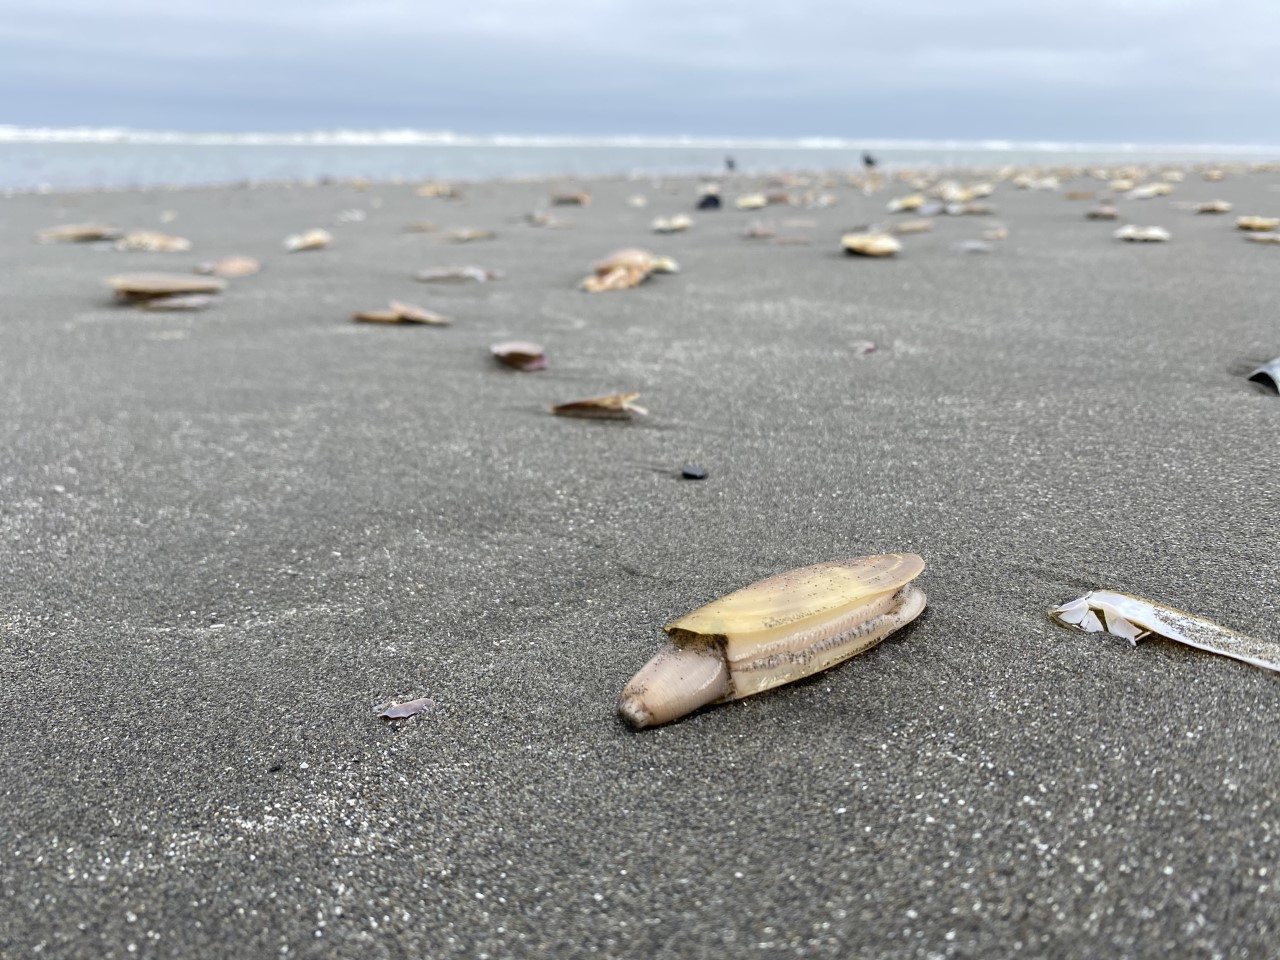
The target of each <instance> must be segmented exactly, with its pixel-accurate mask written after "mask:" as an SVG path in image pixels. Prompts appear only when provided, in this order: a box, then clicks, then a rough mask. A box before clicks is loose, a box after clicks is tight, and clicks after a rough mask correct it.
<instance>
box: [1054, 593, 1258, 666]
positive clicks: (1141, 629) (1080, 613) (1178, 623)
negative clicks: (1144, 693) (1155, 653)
mask: <svg viewBox="0 0 1280 960" xmlns="http://www.w3.org/2000/svg"><path fill="white" fill-rule="evenodd" d="M1049 616H1050V617H1051V618H1052V619H1053V620H1055V621H1056V622H1057V623H1060V624H1062V625H1063V626H1065V627H1074V628H1076V629H1077V630H1083V631H1084V632H1085V633H1109V634H1111V635H1112V636H1116V637H1124V638H1125V639H1126V640H1128V641H1129V642H1130V643H1133V644H1137V642H1138V641H1139V640H1141V639H1142V638H1143V637H1146V636H1150V635H1153V634H1154V635H1155V636H1158V637H1163V638H1164V639H1166V640H1173V641H1175V642H1177V643H1183V644H1186V645H1187V646H1189V647H1196V648H1197V649H1199V650H1207V651H1208V652H1209V653H1216V654H1220V655H1221V656H1224V657H1231V658H1232V659H1233V660H1243V661H1244V662H1245V663H1251V664H1253V665H1254V666H1255V667H1262V668H1263V669H1265V670H1275V671H1280V641H1276V640H1260V639H1258V638H1256V637H1249V636H1245V635H1244V634H1243V633H1237V632H1236V631H1234V630H1232V629H1230V628H1228V627H1224V626H1222V625H1221V624H1218V623H1214V622H1213V621H1212V620H1206V619H1205V618H1204V617H1197V616H1196V615H1195V614H1191V613H1187V612H1186V611H1185V610H1178V609H1177V608H1175V607H1166V606H1164V605H1163V604H1159V603H1154V602H1153V601H1151V600H1144V599H1143V598H1142V597H1134V596H1130V595H1129V594H1127V593H1115V592H1113V591H1111V590H1094V591H1091V592H1089V593H1086V594H1085V595H1084V596H1083V597H1080V598H1079V599H1078V600H1072V601H1071V602H1070V603H1066V604H1063V605H1062V606H1060V607H1055V608H1053V609H1052V610H1050V611H1049Z"/></svg>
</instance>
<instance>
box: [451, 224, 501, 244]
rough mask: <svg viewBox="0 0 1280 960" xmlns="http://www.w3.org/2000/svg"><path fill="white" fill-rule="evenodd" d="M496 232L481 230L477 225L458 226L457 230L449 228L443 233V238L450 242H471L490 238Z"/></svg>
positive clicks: (494, 235)
mask: <svg viewBox="0 0 1280 960" xmlns="http://www.w3.org/2000/svg"><path fill="white" fill-rule="evenodd" d="M496 236H497V234H496V233H494V232H493V231H492V230H482V229H480V228H477V227H459V228H458V229H457V230H450V231H448V232H447V233H445V234H444V239H445V240H448V241H449V242H450V243H472V242H474V241H476V240H492V239H493V238H494V237H496Z"/></svg>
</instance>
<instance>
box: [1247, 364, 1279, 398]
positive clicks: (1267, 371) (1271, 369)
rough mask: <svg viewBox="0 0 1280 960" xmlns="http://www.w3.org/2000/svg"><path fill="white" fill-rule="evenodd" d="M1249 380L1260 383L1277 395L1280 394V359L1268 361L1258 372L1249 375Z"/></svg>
mask: <svg viewBox="0 0 1280 960" xmlns="http://www.w3.org/2000/svg"><path fill="white" fill-rule="evenodd" d="M1249 379H1250V380H1252V381H1253V382H1254V383H1260V384H1262V385H1263V386H1264V387H1269V388H1270V389H1271V390H1273V391H1275V392H1276V393H1280V357H1276V358H1275V359H1274V360H1268V361H1267V362H1266V363H1264V364H1263V365H1262V366H1260V367H1259V368H1258V369H1257V370H1254V371H1253V372H1252V373H1250V374H1249Z"/></svg>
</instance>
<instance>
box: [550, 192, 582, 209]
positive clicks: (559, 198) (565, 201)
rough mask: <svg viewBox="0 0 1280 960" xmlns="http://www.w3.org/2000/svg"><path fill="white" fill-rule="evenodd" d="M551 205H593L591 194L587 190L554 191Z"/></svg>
mask: <svg viewBox="0 0 1280 960" xmlns="http://www.w3.org/2000/svg"><path fill="white" fill-rule="evenodd" d="M551 205H552V206H555V207H588V206H590V205H591V194H589V193H587V192H586V191H585V190H579V191H577V192H576V193H553V194H552V195H551Z"/></svg>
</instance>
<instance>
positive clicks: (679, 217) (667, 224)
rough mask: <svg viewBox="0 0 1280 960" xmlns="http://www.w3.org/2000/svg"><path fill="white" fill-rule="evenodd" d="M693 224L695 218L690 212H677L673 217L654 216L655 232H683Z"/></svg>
mask: <svg viewBox="0 0 1280 960" xmlns="http://www.w3.org/2000/svg"><path fill="white" fill-rule="evenodd" d="M692 226H693V218H692V217H690V216H689V215H688V214H684V213H677V214H676V215H675V216H673V217H654V219H653V232H654V233H682V232H683V231H685V230H688V229H689V228H690V227H692Z"/></svg>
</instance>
